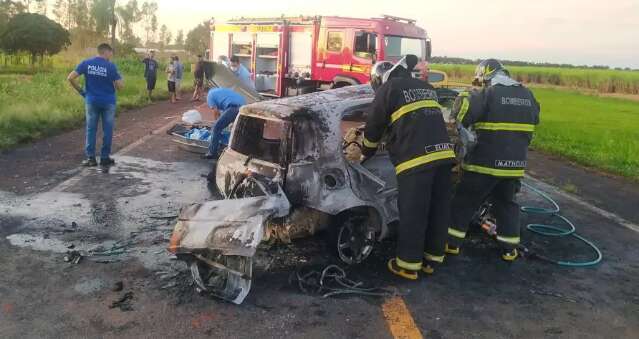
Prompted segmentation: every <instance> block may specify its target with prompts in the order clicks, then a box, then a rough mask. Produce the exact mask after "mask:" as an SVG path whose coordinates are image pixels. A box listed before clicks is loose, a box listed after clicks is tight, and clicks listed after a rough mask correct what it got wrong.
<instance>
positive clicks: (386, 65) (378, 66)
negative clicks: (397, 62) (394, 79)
mask: <svg viewBox="0 0 639 339" xmlns="http://www.w3.org/2000/svg"><path fill="white" fill-rule="evenodd" d="M391 68H393V64H392V63H390V62H388V61H378V62H377V63H375V65H373V67H372V68H371V87H373V90H375V91H376V90H377V89H378V88H380V87H381V86H382V84H383V83H384V82H386V81H385V80H387V79H388V78H387V77H386V78H385V77H384V74H386V73H387V72H388V71H390V70H391Z"/></svg>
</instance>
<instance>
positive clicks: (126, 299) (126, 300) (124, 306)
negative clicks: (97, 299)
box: [109, 291, 133, 312]
mask: <svg viewBox="0 0 639 339" xmlns="http://www.w3.org/2000/svg"><path fill="white" fill-rule="evenodd" d="M132 300H133V292H131V291H129V292H126V293H124V294H123V295H122V296H121V297H120V298H119V299H118V300H115V301H114V302H112V303H111V305H109V308H116V307H117V308H119V309H120V311H123V312H127V311H133V305H131V301H132Z"/></svg>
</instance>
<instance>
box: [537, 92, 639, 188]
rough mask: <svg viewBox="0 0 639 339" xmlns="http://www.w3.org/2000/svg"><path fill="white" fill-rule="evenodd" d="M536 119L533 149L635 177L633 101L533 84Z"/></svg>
mask: <svg viewBox="0 0 639 339" xmlns="http://www.w3.org/2000/svg"><path fill="white" fill-rule="evenodd" d="M533 91H534V93H535V96H536V97H537V100H538V101H539V102H540V104H541V123H540V125H539V126H538V128H537V131H536V133H535V138H534V140H533V147H534V148H537V149H540V150H543V151H546V152H549V153H553V154H557V155H561V156H563V157H566V158H568V159H571V160H574V161H575V162H578V163H580V164H583V165H586V166H593V167H597V168H600V169H603V170H605V171H608V172H612V173H616V174H620V175H623V176H626V177H629V178H632V179H635V180H639V103H637V102H635V101H630V100H624V99H615V98H604V97H598V96H593V95H584V94H580V93H576V92H571V91H566V90H559V89H546V88H536V89H534V90H533Z"/></svg>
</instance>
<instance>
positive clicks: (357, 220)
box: [336, 215, 375, 265]
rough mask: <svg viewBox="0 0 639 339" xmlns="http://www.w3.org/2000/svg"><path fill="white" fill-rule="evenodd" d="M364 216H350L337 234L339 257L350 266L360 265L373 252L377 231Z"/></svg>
mask: <svg viewBox="0 0 639 339" xmlns="http://www.w3.org/2000/svg"><path fill="white" fill-rule="evenodd" d="M367 221H368V218H367V217H366V216H362V215H350V216H348V217H346V218H345V220H344V222H343V223H342V224H341V226H340V228H339V230H338V233H337V245H336V246H337V255H338V256H339V258H340V259H341V260H342V261H343V262H344V263H346V264H348V265H353V264H358V263H360V262H362V261H364V259H366V258H368V256H369V255H370V254H371V252H372V251H373V245H374V244H375V231H373V230H372V229H371V228H370V227H369V225H368V223H367Z"/></svg>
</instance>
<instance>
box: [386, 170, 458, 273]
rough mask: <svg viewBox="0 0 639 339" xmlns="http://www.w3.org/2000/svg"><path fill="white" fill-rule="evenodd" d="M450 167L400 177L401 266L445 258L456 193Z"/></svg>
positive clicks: (399, 239)
mask: <svg viewBox="0 0 639 339" xmlns="http://www.w3.org/2000/svg"><path fill="white" fill-rule="evenodd" d="M450 170H451V166H450V165H442V166H438V167H434V168H430V169H428V170H424V171H420V172H413V173H406V174H400V175H399V176H398V177H397V186H398V190H399V200H398V207H399V236H398V239H397V258H398V259H399V260H398V261H397V262H398V264H399V266H400V267H401V266H407V265H402V262H404V263H409V264H421V263H422V258H424V257H426V259H427V260H429V261H434V262H442V261H443V260H444V246H445V242H446V231H447V228H448V225H449V221H450V220H449V218H450V199H451V195H452V183H451V176H450ZM408 266H414V265H408ZM404 268H410V267H404Z"/></svg>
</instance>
